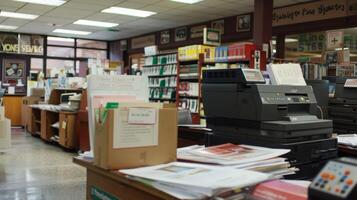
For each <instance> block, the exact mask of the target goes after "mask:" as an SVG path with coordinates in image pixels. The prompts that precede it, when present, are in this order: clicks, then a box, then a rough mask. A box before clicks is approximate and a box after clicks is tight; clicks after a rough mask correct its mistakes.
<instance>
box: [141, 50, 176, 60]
mask: <svg viewBox="0 0 357 200" xmlns="http://www.w3.org/2000/svg"><path fill="white" fill-rule="evenodd" d="M172 54H177V51H171V52H161V53H158V54H155V55H147V56H144V57H145V58H147V57H153V56H166V55H172Z"/></svg>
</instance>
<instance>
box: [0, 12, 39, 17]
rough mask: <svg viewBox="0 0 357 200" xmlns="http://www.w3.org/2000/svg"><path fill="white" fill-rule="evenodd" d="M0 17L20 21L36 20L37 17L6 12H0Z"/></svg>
mask: <svg viewBox="0 0 357 200" xmlns="http://www.w3.org/2000/svg"><path fill="white" fill-rule="evenodd" d="M0 17H10V18H20V19H36V18H37V17H38V15H30V14H25V13H17V12H7V11H2V10H0Z"/></svg>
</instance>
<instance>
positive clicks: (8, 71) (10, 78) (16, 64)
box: [2, 58, 27, 93]
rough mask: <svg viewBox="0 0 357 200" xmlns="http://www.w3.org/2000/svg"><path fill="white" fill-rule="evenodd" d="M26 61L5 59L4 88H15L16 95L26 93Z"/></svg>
mask: <svg viewBox="0 0 357 200" xmlns="http://www.w3.org/2000/svg"><path fill="white" fill-rule="evenodd" d="M26 70H27V69H26V60H23V59H7V58H4V59H3V67H2V86H4V87H8V88H9V87H11V88H15V91H16V93H25V92H26V88H25V86H26V82H27V81H26Z"/></svg>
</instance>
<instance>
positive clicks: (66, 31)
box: [52, 28, 91, 35]
mask: <svg viewBox="0 0 357 200" xmlns="http://www.w3.org/2000/svg"><path fill="white" fill-rule="evenodd" d="M52 32H54V33H66V34H72V35H89V34H91V32H87V31H76V30H70V29H60V28H59V29H55V30H54V31H52Z"/></svg>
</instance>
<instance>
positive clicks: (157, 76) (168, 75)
mask: <svg viewBox="0 0 357 200" xmlns="http://www.w3.org/2000/svg"><path fill="white" fill-rule="evenodd" d="M170 76H175V77H176V76H177V74H162V75H148V77H149V78H160V77H170Z"/></svg>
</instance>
